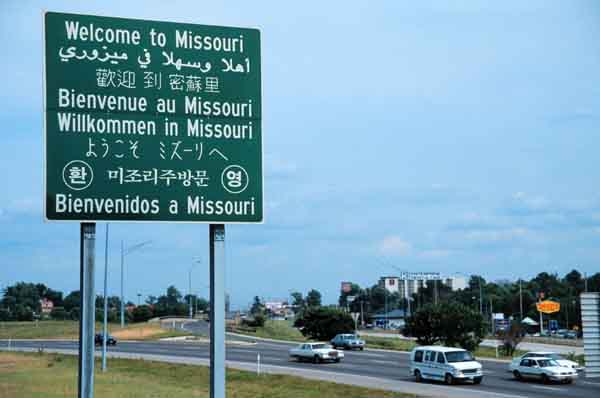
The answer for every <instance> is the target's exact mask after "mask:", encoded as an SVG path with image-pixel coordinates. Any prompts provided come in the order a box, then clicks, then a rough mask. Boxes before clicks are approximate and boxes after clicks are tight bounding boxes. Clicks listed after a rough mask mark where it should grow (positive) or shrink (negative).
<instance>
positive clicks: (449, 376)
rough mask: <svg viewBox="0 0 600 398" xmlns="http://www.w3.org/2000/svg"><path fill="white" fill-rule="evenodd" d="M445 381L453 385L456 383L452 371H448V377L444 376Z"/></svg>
mask: <svg viewBox="0 0 600 398" xmlns="http://www.w3.org/2000/svg"><path fill="white" fill-rule="evenodd" d="M444 382H445V383H446V384H448V385H449V386H451V385H452V384H454V377H453V376H452V375H451V374H450V373H446V377H444Z"/></svg>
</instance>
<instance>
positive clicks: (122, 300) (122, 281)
mask: <svg viewBox="0 0 600 398" xmlns="http://www.w3.org/2000/svg"><path fill="white" fill-rule="evenodd" d="M150 242H151V241H149V240H147V241H144V242H141V243H138V244H137V245H133V246H129V247H128V248H127V250H125V248H124V244H123V240H121V328H124V327H125V297H124V294H123V290H124V288H123V285H124V283H125V282H124V278H123V268H124V265H123V263H124V262H125V256H126V255H128V254H130V253H132V252H134V251H136V250H137V249H140V248H141V247H142V246H145V245H147V244H148V243H150Z"/></svg>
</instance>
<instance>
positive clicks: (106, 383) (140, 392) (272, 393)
mask: <svg viewBox="0 0 600 398" xmlns="http://www.w3.org/2000/svg"><path fill="white" fill-rule="evenodd" d="M99 366H100V364H99V363H97V364H96V367H97V369H98V368H99ZM94 384H95V392H96V396H98V397H104V398H121V397H127V398H151V397H169V398H183V397H186V398H188V397H208V395H209V369H208V368H207V367H204V366H191V365H173V364H167V363H160V362H149V361H139V360H126V359H111V360H110V366H109V369H108V372H106V373H102V372H96V377H95V381H94ZM76 395H77V357H76V356H63V355H55V354H43V355H39V354H23V353H8V352H4V353H0V398H9V397H11V398H12V397H20V398H34V397H35V398H37V397H44V398H53V397H73V396H76ZM227 395H228V396H231V397H236V398H255V397H262V398H284V397H285V398H312V397H315V398H321V397H324V396H325V397H328V398H338V397H339V398H347V397H382V398H383V397H407V396H412V395H405V394H401V393H393V392H387V391H379V390H372V389H367V388H360V387H353V386H349V385H343V384H335V383H330V382H321V381H313V380H306V379H302V378H299V377H293V376H280V375H265V374H263V375H261V376H258V375H256V374H255V373H250V372H243V371H237V370H231V369H229V370H227Z"/></svg>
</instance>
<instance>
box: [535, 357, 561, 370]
mask: <svg viewBox="0 0 600 398" xmlns="http://www.w3.org/2000/svg"><path fill="white" fill-rule="evenodd" d="M538 364H539V365H540V367H541V368H547V367H550V366H560V365H559V364H558V362H556V361H555V360H554V359H538Z"/></svg>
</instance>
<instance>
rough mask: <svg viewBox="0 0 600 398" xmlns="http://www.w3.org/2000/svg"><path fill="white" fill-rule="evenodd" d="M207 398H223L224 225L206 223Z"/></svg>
mask: <svg viewBox="0 0 600 398" xmlns="http://www.w3.org/2000/svg"><path fill="white" fill-rule="evenodd" d="M209 246H210V398H224V397H225V226H224V225H223V224H210V226H209Z"/></svg>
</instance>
